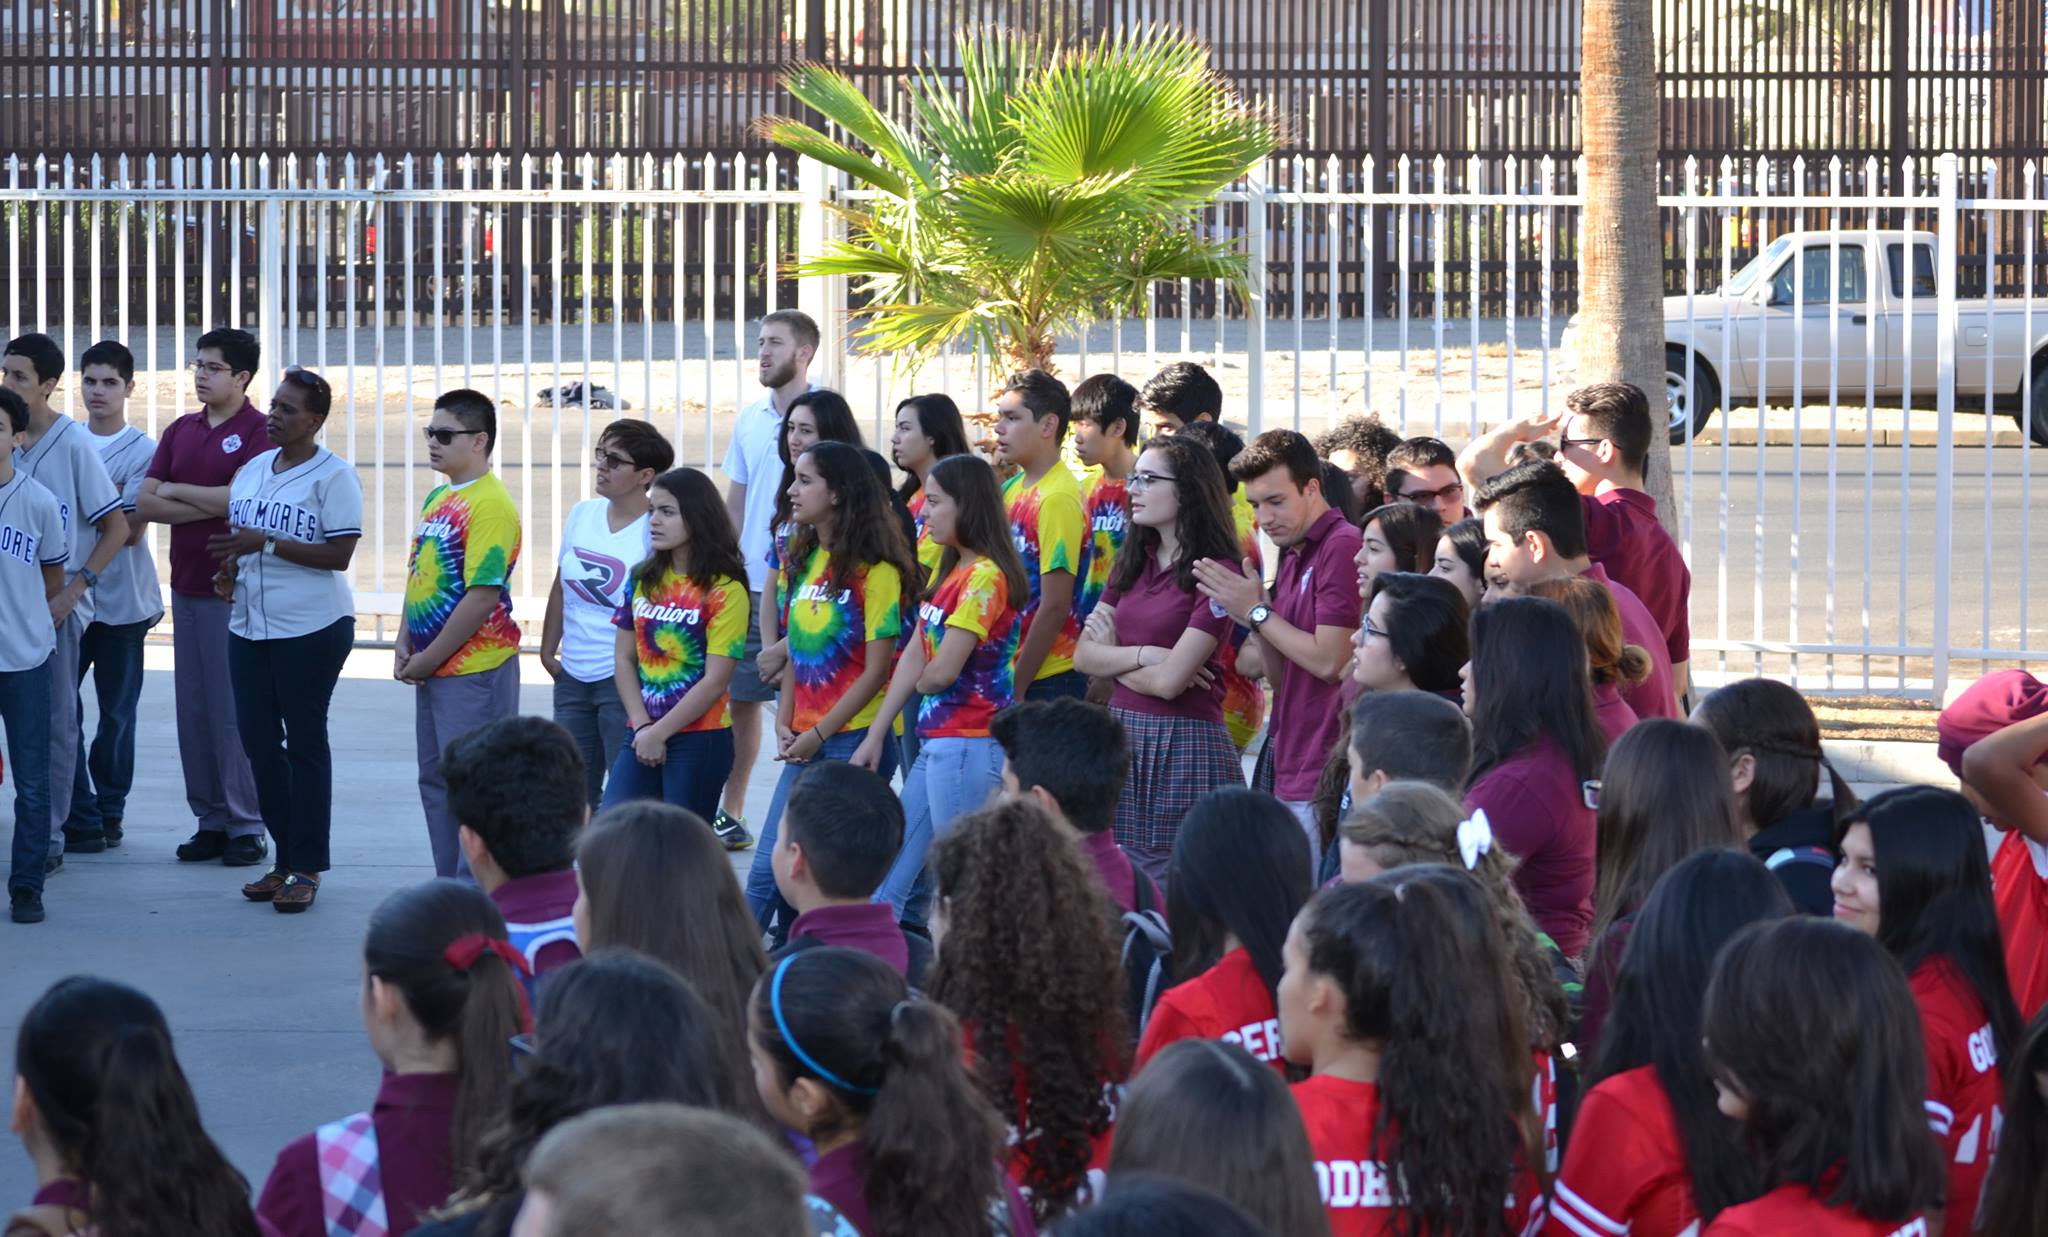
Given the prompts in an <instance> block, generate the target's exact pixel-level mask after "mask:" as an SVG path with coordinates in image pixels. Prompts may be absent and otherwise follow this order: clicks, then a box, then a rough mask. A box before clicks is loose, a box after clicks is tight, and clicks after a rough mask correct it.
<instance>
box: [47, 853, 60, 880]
mask: <svg viewBox="0 0 2048 1237" xmlns="http://www.w3.org/2000/svg"><path fill="white" fill-rule="evenodd" d="M63 870H64V856H62V855H51V856H50V857H49V858H48V859H45V860H43V875H44V876H55V875H56V874H57V873H59V872H62V871H63Z"/></svg>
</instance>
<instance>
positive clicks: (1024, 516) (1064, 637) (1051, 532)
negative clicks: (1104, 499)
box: [1003, 463, 1089, 683]
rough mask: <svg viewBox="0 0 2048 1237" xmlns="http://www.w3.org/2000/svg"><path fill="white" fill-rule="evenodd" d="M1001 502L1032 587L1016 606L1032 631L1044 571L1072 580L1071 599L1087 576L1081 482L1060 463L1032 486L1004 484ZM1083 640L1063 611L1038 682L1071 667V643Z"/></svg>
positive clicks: (1017, 478)
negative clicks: (1067, 574)
mask: <svg viewBox="0 0 2048 1237" xmlns="http://www.w3.org/2000/svg"><path fill="white" fill-rule="evenodd" d="M1003 501H1004V503H1006V504H1007V505H1008V506H1009V508H1010V536H1011V538H1012V539H1013V540H1015V541H1016V543H1017V553H1018V554H1020V555H1022V556H1023V558H1024V576H1025V578H1026V579H1027V580H1029V581H1030V582H1031V600H1030V602H1029V604H1027V605H1025V606H1022V607H1020V608H1021V610H1022V611H1023V620H1024V626H1025V627H1026V628H1029V627H1030V626H1031V619H1032V616H1033V615H1035V614H1037V613H1038V590H1039V579H1040V578H1041V577H1042V576H1043V575H1044V574H1045V573H1046V572H1048V571H1065V572H1070V573H1072V575H1073V577H1074V598H1075V600H1076V601H1078V600H1079V599H1080V596H1081V588H1080V585H1081V581H1083V580H1085V579H1086V578H1087V576H1088V548H1089V539H1088V524H1087V521H1086V520H1084V519H1083V518H1082V516H1081V483H1080V482H1078V481H1076V480H1074V474H1073V473H1071V472H1068V471H1067V466H1066V465H1065V464H1064V463H1057V464H1054V465H1053V466H1052V467H1051V468H1049V469H1047V470H1046V473H1045V475H1044V476H1043V477H1040V478H1039V479H1038V482H1037V483H1036V484H1035V485H1027V484H1025V481H1024V474H1023V473H1021V472H1020V473H1015V474H1013V475H1012V476H1011V477H1010V479H1009V480H1008V481H1006V482H1004V483H1003ZM1080 636H1081V623H1080V620H1079V619H1077V618H1075V617H1074V610H1073V608H1072V607H1069V608H1068V610H1067V621H1066V623H1065V624H1064V625H1062V626H1061V627H1060V634H1059V638H1058V639H1057V640H1054V641H1053V645H1052V651H1051V652H1049V653H1047V654H1046V655H1045V660H1044V661H1042V662H1040V663H1039V665H1038V674H1037V677H1036V678H1034V679H1032V682H1034V683H1035V682H1037V681H1038V680H1039V679H1046V678H1051V677H1052V676H1053V675H1055V674H1062V673H1064V672H1066V671H1068V670H1072V669H1073V668H1074V644H1075V642H1076V641H1077V640H1079V639H1080Z"/></svg>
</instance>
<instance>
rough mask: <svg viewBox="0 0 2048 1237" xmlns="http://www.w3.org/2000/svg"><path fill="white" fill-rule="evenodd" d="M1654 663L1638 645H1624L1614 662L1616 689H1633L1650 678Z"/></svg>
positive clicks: (1654, 666)
mask: <svg viewBox="0 0 2048 1237" xmlns="http://www.w3.org/2000/svg"><path fill="white" fill-rule="evenodd" d="M1655 668H1656V663H1655V662H1653V661H1651V660H1650V654H1649V653H1648V651H1646V650H1645V649H1644V648H1643V646H1642V645H1640V644H1624V645H1622V646H1621V656H1620V657H1618V658H1616V659H1615V661H1614V680H1615V686H1617V687H1634V686H1636V685H1638V684H1640V683H1641V682H1642V681H1643V680H1644V679H1647V678H1649V677H1650V671H1651V670H1653V669H1655Z"/></svg>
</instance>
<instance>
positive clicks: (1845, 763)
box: [1821, 739, 1956, 789]
mask: <svg viewBox="0 0 2048 1237" xmlns="http://www.w3.org/2000/svg"><path fill="white" fill-rule="evenodd" d="M1821 750H1822V751H1824V752H1826V753H1827V757H1828V763H1829V764H1832V765H1833V766H1834V767H1835V772H1837V773H1839V774H1841V775H1842V780H1844V781H1846V782H1852V783H1855V784H1857V785H1859V786H1904V785H1927V786H1943V787H1947V788H1949V789H1954V788H1955V786H1956V776H1955V774H1953V773H1950V772H1949V771H1948V766H1947V765H1945V764H1943V763H1941V757H1940V756H1938V755H1936V754H1935V746H1934V744H1932V743H1909V742H1906V741H1904V740H1898V739H1886V740H1878V739H1843V740H1837V739H1830V740H1828V741H1827V742H1824V743H1822V744H1821Z"/></svg>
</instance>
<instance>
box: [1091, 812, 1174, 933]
mask: <svg viewBox="0 0 2048 1237" xmlns="http://www.w3.org/2000/svg"><path fill="white" fill-rule="evenodd" d="M1081 853H1082V854H1083V855H1085V856H1087V858H1088V862H1089V863H1091V864H1094V865H1095V870H1096V871H1097V872H1099V873H1101V874H1102V883H1103V884H1105V885H1107V886H1109V900H1110V901H1112V902H1114V903H1116V909H1117V910H1118V911H1120V912H1121V911H1134V910H1137V909H1138V882H1139V881H1140V880H1142V881H1144V882H1145V883H1146V884H1147V885H1148V886H1151V890H1152V909H1153V910H1156V911H1158V912H1159V914H1160V915H1161V916H1162V917H1163V916H1164V915H1165V914H1166V899H1165V898H1163V897H1161V896H1160V894H1159V886H1158V885H1156V884H1153V882H1152V878H1151V877H1149V876H1146V875H1144V874H1143V873H1141V872H1139V871H1138V869H1137V868H1136V867H1134V866H1132V864H1131V857H1130V856H1129V855H1126V854H1124V848H1123V847H1121V846H1118V845H1117V844H1116V835H1115V834H1114V833H1112V832H1111V831H1110V830H1108V829H1104V830H1103V831H1102V832H1101V833H1084V834H1082V835H1081Z"/></svg>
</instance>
